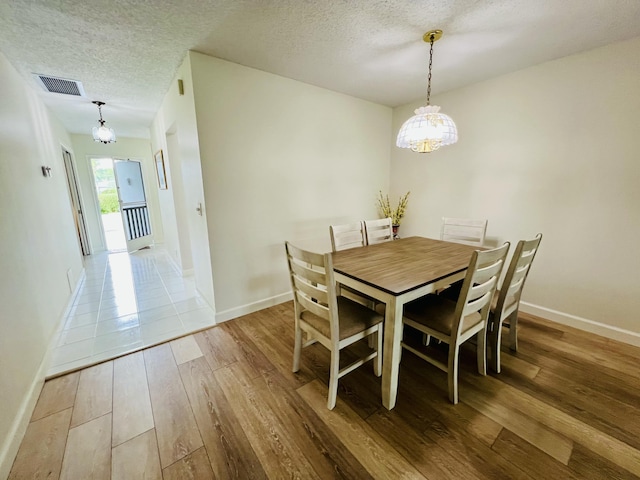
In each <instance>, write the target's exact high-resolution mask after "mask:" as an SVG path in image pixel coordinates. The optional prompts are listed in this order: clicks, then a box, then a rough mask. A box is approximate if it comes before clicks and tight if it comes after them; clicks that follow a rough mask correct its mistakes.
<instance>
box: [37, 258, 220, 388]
mask: <svg viewBox="0 0 640 480" xmlns="http://www.w3.org/2000/svg"><path fill="white" fill-rule="evenodd" d="M213 325H215V313H214V311H213V309H212V308H211V307H210V306H209V305H208V304H207V302H206V301H204V300H203V299H202V298H201V296H200V295H199V294H198V292H197V291H196V288H195V283H194V280H193V278H192V277H182V275H181V274H180V272H178V271H177V269H176V268H175V266H174V264H173V262H172V261H171V260H170V258H169V255H168V254H167V253H166V251H165V250H163V249H161V248H156V247H151V248H149V249H143V250H139V251H137V252H135V253H132V254H128V253H126V252H105V253H101V254H97V255H91V256H89V257H86V258H85V278H84V280H83V282H82V285H81V286H80V288H79V290H78V293H77V295H76V297H75V299H74V300H73V304H72V306H71V308H70V310H69V314H68V316H67V318H66V320H65V324H64V327H63V329H62V330H61V332H60V334H59V337H58V339H57V344H56V345H57V346H56V347H55V348H54V351H53V356H52V362H51V367H50V368H49V371H48V372H47V377H52V376H55V375H59V374H61V373H64V372H68V371H71V370H75V369H78V368H81V367H85V366H88V365H93V364H95V363H99V362H102V361H104V360H108V359H110V358H115V357H118V356H120V355H123V354H126V353H130V352H133V351H136V350H140V349H142V348H146V347H149V346H151V345H156V344H158V343H162V342H164V341H167V340H170V339H173V338H177V337H180V336H183V335H186V334H188V333H191V332H195V331H198V330H202V329H204V328H208V327H211V326H213Z"/></svg>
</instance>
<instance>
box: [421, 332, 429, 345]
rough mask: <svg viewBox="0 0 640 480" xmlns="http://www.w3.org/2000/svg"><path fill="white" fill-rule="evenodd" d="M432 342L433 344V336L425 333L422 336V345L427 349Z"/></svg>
mask: <svg viewBox="0 0 640 480" xmlns="http://www.w3.org/2000/svg"><path fill="white" fill-rule="evenodd" d="M430 342H431V335H429V334H426V333H423V334H422V344H423V345H424V346H425V347H428V346H429V343H430Z"/></svg>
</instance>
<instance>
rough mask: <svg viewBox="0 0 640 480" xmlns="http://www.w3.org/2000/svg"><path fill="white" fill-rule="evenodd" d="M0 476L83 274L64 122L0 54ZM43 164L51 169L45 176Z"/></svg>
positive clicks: (13, 450) (18, 438)
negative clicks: (66, 164) (65, 157)
mask: <svg viewBox="0 0 640 480" xmlns="http://www.w3.org/2000/svg"><path fill="white" fill-rule="evenodd" d="M0 85H2V88H3V93H2V98H1V100H0V245H1V251H2V255H0V272H2V275H1V276H0V311H1V315H0V365H1V369H0V478H5V477H6V476H7V475H8V473H9V469H10V468H11V464H12V462H13V459H14V456H15V454H16V452H17V449H18V446H19V444H20V441H21V439H22V437H23V434H24V431H25V429H26V425H27V423H28V421H29V417H30V415H31V411H32V409H33V406H34V405H35V402H36V400H37V398H38V395H39V393H40V388H41V386H42V384H43V382H44V374H45V371H46V368H47V361H48V347H49V343H50V342H51V340H52V338H53V337H54V336H55V333H56V330H57V328H58V326H59V323H60V321H61V319H62V318H63V314H64V310H65V308H66V305H67V303H68V301H69V299H70V296H71V293H72V291H74V290H75V287H76V285H77V282H78V280H79V279H80V277H81V274H82V268H83V266H82V256H81V253H80V245H79V242H78V238H77V236H76V233H75V227H74V223H73V217H72V210H71V202H70V199H69V193H68V187H67V183H66V182H67V181H66V176H65V170H64V162H63V160H62V146H63V145H64V147H65V148H66V149H67V150H69V151H73V148H72V144H71V140H70V138H69V136H68V135H67V133H66V132H65V130H64V129H63V128H62V126H61V124H60V123H59V122H58V121H57V119H56V118H55V117H53V116H52V115H50V113H49V111H48V110H47V109H46V107H45V106H44V104H43V103H42V101H41V100H40V99H39V98H38V96H37V95H36V93H35V92H32V91H31V90H29V89H28V88H27V87H26V86H24V84H23V81H22V79H21V78H20V77H19V75H18V73H17V72H16V71H15V70H14V68H13V67H12V66H11V65H10V64H9V63H8V62H7V60H6V59H5V57H4V55H2V54H1V53H0ZM41 165H48V166H50V167H51V168H52V170H51V172H52V176H51V177H50V178H45V177H44V176H43V175H42V173H41V168H40V167H41Z"/></svg>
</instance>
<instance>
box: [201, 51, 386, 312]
mask: <svg viewBox="0 0 640 480" xmlns="http://www.w3.org/2000/svg"><path fill="white" fill-rule="evenodd" d="M190 59H191V68H192V74H193V89H194V95H195V97H194V98H195V108H196V116H197V122H198V139H199V146H200V156H201V159H202V175H203V184H204V194H205V199H206V210H205V212H206V220H207V224H208V232H209V240H210V247H211V265H212V270H213V279H214V291H215V301H216V309H217V316H218V319H220V320H225V319H229V318H234V317H236V316H239V315H242V314H244V313H248V312H250V311H254V310H257V309H259V308H263V307H265V306H269V305H270V304H273V303H277V302H279V301H283V300H285V299H288V298H289V297H288V295H289V292H290V285H289V278H288V275H287V269H286V261H285V257H284V241H285V240H290V241H292V242H295V243H297V244H299V245H301V246H304V247H306V248H315V249H317V250H329V249H330V242H329V225H330V224H331V223H338V222H346V221H354V220H360V219H364V218H377V216H378V215H377V212H376V207H375V199H376V194H377V192H378V190H380V189H382V190H386V189H387V188H388V185H389V148H390V136H391V117H392V112H391V109H390V108H387V107H383V106H380V105H376V104H373V103H370V102H366V101H363V100H359V99H355V98H352V97H348V96H346V95H342V94H338V93H335V92H331V91H329V90H325V89H322V88H318V87H314V86H311V85H307V84H304V83H301V82H297V81H294V80H290V79H287V78H283V77H279V76H276V75H272V74H269V73H265V72H262V71H259V70H254V69H251V68H247V67H243V66H240V65H237V64H233V63H229V62H226V61H223V60H220V59H216V58H212V57H208V56H206V55H202V54H199V53H190Z"/></svg>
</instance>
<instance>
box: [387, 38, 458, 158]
mask: <svg viewBox="0 0 640 480" xmlns="http://www.w3.org/2000/svg"><path fill="white" fill-rule="evenodd" d="M440 37H442V30H432V31H430V32H427V33H425V34H424V36H423V37H422V39H423V40H424V41H425V42H428V43H429V44H430V45H431V48H430V50H429V77H428V83H427V105H426V106H425V107H420V108H418V109H416V110H415V111H414V113H415V115H414V116H413V117H411V118H410V119H409V120H407V121H406V122H404V124H403V125H402V127H401V128H400V132H399V133H398V139H397V140H396V145H397V146H398V147H400V148H410V149H411V150H413V151H414V152H418V153H430V152H433V151H435V150H438V149H439V148H440V147H442V146H443V145H451V144H452V143H456V142H457V141H458V129H457V128H456V124H455V123H454V122H453V120H452V119H451V117H450V116H449V115H445V114H444V113H440V107H438V106H437V105H430V103H429V102H430V97H431V64H432V62H433V43H434V42H435V41H436V40H439V39H440Z"/></svg>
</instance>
